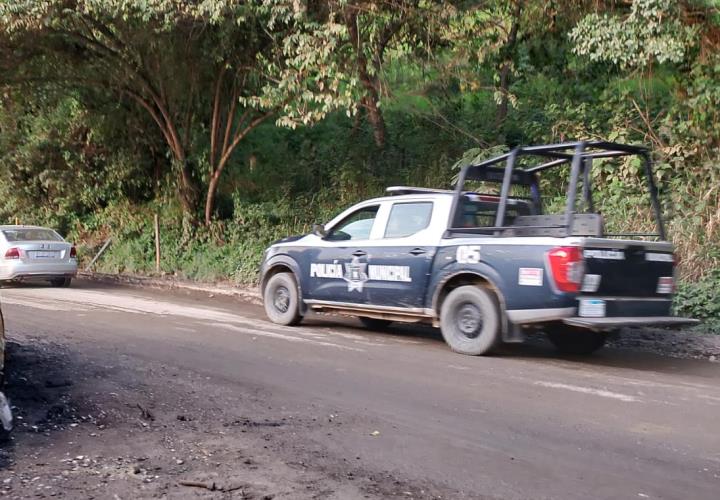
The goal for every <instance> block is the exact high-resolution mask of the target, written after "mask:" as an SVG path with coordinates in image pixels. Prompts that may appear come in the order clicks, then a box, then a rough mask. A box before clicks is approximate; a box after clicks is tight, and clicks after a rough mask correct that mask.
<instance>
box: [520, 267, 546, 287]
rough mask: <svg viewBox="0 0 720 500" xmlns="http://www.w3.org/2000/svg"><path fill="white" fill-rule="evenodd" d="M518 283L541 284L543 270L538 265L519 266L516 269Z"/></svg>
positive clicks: (527, 284)
mask: <svg viewBox="0 0 720 500" xmlns="http://www.w3.org/2000/svg"><path fill="white" fill-rule="evenodd" d="M518 284H519V285H524V286H542V284H543V270H542V268H540V267H521V268H520V269H519V270H518Z"/></svg>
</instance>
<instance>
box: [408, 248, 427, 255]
mask: <svg viewBox="0 0 720 500" xmlns="http://www.w3.org/2000/svg"><path fill="white" fill-rule="evenodd" d="M410 253H411V254H413V255H422V254H424V253H425V249H424V248H413V249H412V250H410Z"/></svg>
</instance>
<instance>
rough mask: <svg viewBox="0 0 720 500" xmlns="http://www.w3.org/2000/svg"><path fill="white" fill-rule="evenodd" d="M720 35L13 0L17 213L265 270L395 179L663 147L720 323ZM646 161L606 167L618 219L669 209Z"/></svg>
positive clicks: (478, 6)
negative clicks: (476, 160) (521, 152)
mask: <svg viewBox="0 0 720 500" xmlns="http://www.w3.org/2000/svg"><path fill="white" fill-rule="evenodd" d="M718 49H720V7H719V6H718V4H717V2H715V1H713V0H679V1H674V0H632V1H627V2H591V1H588V0H566V1H558V0H513V1H509V2H500V1H497V0H485V1H429V0H376V1H363V0H327V1H324V2H318V1H315V0H313V1H311V0H251V1H247V2H236V1H229V0H198V1H193V2H180V1H175V0H42V1H27V0H0V191H1V193H2V198H1V200H2V201H1V202H0V216H1V217H2V219H4V220H6V221H8V222H14V221H15V220H19V221H21V222H25V223H43V224H50V225H53V226H55V227H57V228H59V229H60V230H61V231H62V232H64V233H66V234H67V235H68V236H69V237H70V238H72V239H74V240H76V241H78V242H79V243H80V245H81V256H85V257H86V258H87V257H88V256H90V255H91V254H92V253H93V251H95V250H96V249H97V248H98V247H99V246H100V245H101V244H102V243H103V241H104V240H105V239H106V238H107V237H108V236H110V235H112V236H113V238H114V243H113V245H112V246H111V248H110V250H109V251H108V254H107V255H106V256H105V257H104V258H103V259H102V260H101V261H100V262H99V264H98V265H99V266H100V268H101V269H103V270H108V271H118V272H141V273H150V272H153V271H154V263H153V255H152V252H153V244H152V231H151V227H152V222H151V221H152V218H153V215H154V214H155V213H160V216H161V221H162V224H161V225H162V234H163V241H162V246H163V253H164V258H163V271H164V272H167V273H176V274H178V275H181V276H185V277H188V278H193V279H233V280H235V281H237V282H249V281H253V280H254V279H255V277H256V269H257V265H258V262H259V259H260V258H261V256H262V249H263V248H264V247H265V246H266V245H267V244H268V243H269V242H271V241H272V240H273V239H276V238H279V237H282V236H286V235H287V234H292V233H301V232H305V231H307V230H308V228H309V227H310V225H311V224H312V223H313V222H316V221H319V220H320V221H322V220H326V219H327V218H329V217H330V216H331V215H332V214H334V213H336V212H337V211H338V210H340V209H341V208H343V207H345V206H347V205H349V204H350V203H352V202H354V201H356V200H358V199H361V198H364V197H366V196H370V195H374V194H378V193H380V192H381V190H382V189H383V188H384V187H385V186H387V185H390V184H399V183H402V184H413V185H426V186H433V187H444V186H447V185H448V184H449V183H450V181H451V179H452V177H453V175H454V173H455V171H454V167H453V165H455V163H456V161H457V160H458V159H460V158H463V157H465V158H466V159H468V158H472V157H474V156H476V155H478V154H480V155H488V154H489V153H490V152H497V151H500V150H504V149H506V148H509V147H512V146H514V145H517V144H528V143H541V142H550V141H559V140H566V139H576V138H609V139H611V140H617V141H626V142H631V143H642V144H647V145H649V146H651V147H652V148H653V149H654V151H655V152H656V164H657V181H658V183H659V186H660V189H661V196H662V197H663V200H664V210H665V212H666V217H667V219H668V222H669V224H668V225H669V230H670V234H671V235H672V236H673V239H674V242H675V244H676V245H677V247H678V249H679V254H680V256H681V259H682V267H681V269H682V274H683V277H684V283H683V284H682V286H681V290H680V293H679V295H678V303H677V307H678V308H679V310H681V311H682V312H687V313H691V314H697V315H701V316H703V317H716V316H717V315H718V312H717V310H716V306H715V304H717V303H718V301H717V300H715V298H716V295H715V294H716V290H718V289H720V287H718V284H719V283H718V274H717V272H716V269H717V268H718V260H719V259H720V253H719V252H718V250H717V249H718V242H719V240H720V192H719V188H718V186H720V182H718V181H720V179H719V177H720V169H719V168H718V165H717V160H718V156H719V153H720V84H718V82H720V55H718V54H720V50H718ZM637 168H638V167H637V165H636V164H634V163H632V162H627V163H623V164H620V165H616V166H615V167H614V168H611V167H610V165H606V166H604V167H603V168H601V169H598V171H597V172H596V173H595V176H596V178H595V183H596V185H597V186H598V187H599V189H601V190H602V196H601V197H599V198H600V199H601V207H600V208H601V210H602V212H603V214H604V216H605V218H606V219H607V220H608V224H610V225H625V226H630V227H634V228H642V227H646V226H647V225H648V224H649V223H650V221H649V219H648V214H647V212H646V211H645V210H643V209H641V208H639V207H640V202H641V200H640V199H639V198H638V195H637V193H639V192H640V188H641V182H642V181H641V179H640V178H639V177H638V170H637ZM553 186H558V183H549V184H548V189H549V190H550V194H552V189H553Z"/></svg>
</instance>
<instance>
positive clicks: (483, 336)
mask: <svg viewBox="0 0 720 500" xmlns="http://www.w3.org/2000/svg"><path fill="white" fill-rule="evenodd" d="M500 325H501V321H500V307H499V306H498V301H497V298H496V297H495V295H494V294H493V293H492V292H491V291H490V290H488V289H487V288H482V287H479V286H474V285H467V286H461V287H458V288H456V289H454V290H453V291H451V292H450V293H449V294H448V296H447V297H446V298H445V301H444V302H443V304H442V307H441V308H440V331H441V332H442V336H443V338H444V339H445V342H447V344H448V345H449V346H450V348H451V349H452V350H453V351H455V352H457V353H460V354H468V355H470V356H480V355H483V354H488V353H490V352H491V351H492V350H493V349H494V348H495V347H496V346H497V345H498V343H499V342H500Z"/></svg>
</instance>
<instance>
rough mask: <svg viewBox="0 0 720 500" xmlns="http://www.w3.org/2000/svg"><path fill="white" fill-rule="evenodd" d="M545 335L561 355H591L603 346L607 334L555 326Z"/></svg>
mask: <svg viewBox="0 0 720 500" xmlns="http://www.w3.org/2000/svg"><path fill="white" fill-rule="evenodd" d="M546 333H547V336H548V339H550V342H551V343H552V345H554V346H555V349H557V350H558V351H559V352H561V353H563V354H578V355H587V354H592V353H594V352H595V351H597V350H598V349H600V348H601V347H602V346H604V345H605V341H606V340H607V337H608V334H607V333H605V332H593V331H592V330H586V329H584V328H573V327H571V326H567V325H557V326H554V327H553V328H552V330H549V331H548V332H546Z"/></svg>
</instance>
